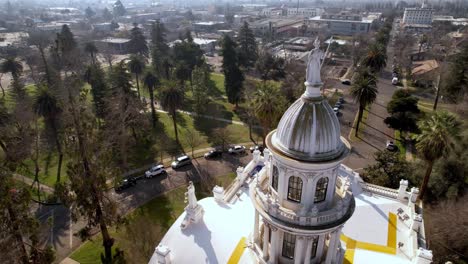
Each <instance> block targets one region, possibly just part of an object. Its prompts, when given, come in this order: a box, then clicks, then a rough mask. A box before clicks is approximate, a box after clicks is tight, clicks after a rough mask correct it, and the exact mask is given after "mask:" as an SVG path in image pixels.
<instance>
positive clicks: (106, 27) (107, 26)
mask: <svg viewBox="0 0 468 264" xmlns="http://www.w3.org/2000/svg"><path fill="white" fill-rule="evenodd" d="M92 28H93V30H94V31H101V32H108V31H112V30H113V26H112V23H108V22H107V23H98V24H93V25H92Z"/></svg>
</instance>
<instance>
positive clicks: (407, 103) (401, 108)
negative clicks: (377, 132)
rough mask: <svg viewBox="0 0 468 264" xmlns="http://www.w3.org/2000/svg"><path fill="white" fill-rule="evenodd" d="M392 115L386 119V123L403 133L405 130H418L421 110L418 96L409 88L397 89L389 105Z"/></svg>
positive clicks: (389, 111)
mask: <svg viewBox="0 0 468 264" xmlns="http://www.w3.org/2000/svg"><path fill="white" fill-rule="evenodd" d="M387 111H388V113H390V114H391V116H390V117H387V118H385V119H384V123H385V124H387V125H388V126H390V127H391V128H393V129H397V130H399V131H400V134H402V132H403V131H405V132H416V131H417V129H418V127H417V124H416V123H417V121H418V118H419V114H420V113H421V111H420V110H419V108H418V98H416V97H414V96H412V95H411V94H410V93H409V92H408V91H407V90H402V89H400V90H396V91H395V93H393V96H392V100H390V102H389V103H388V105H387Z"/></svg>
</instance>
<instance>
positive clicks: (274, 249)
mask: <svg viewBox="0 0 468 264" xmlns="http://www.w3.org/2000/svg"><path fill="white" fill-rule="evenodd" d="M270 228H271V243H270V261H269V262H270V263H276V259H277V258H278V242H279V231H278V228H276V227H274V226H270Z"/></svg>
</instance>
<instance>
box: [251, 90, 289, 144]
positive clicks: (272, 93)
mask: <svg viewBox="0 0 468 264" xmlns="http://www.w3.org/2000/svg"><path fill="white" fill-rule="evenodd" d="M252 104H253V106H254V112H255V115H256V117H257V118H258V120H259V121H260V123H261V124H262V127H263V145H264V146H266V145H265V139H266V135H267V133H268V132H269V131H271V129H273V128H274V127H276V125H277V124H278V122H279V120H280V118H281V116H282V114H283V112H284V109H285V106H286V100H285V98H284V97H283V95H282V94H281V90H280V89H279V87H278V86H275V85H274V84H272V83H267V82H263V83H261V84H259V85H258V86H257V90H256V91H255V92H254V97H253V102H252Z"/></svg>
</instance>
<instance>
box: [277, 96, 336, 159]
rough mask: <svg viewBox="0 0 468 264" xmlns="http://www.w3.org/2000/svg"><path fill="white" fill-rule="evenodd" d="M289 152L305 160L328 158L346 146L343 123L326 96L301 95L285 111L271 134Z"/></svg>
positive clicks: (294, 156) (292, 155)
mask: <svg viewBox="0 0 468 264" xmlns="http://www.w3.org/2000/svg"><path fill="white" fill-rule="evenodd" d="M272 141H273V142H272V143H273V145H274V146H275V147H276V148H278V149H279V150H281V151H282V152H283V153H284V154H286V155H287V156H289V157H291V158H294V159H298V160H305V161H327V160H333V159H335V158H337V157H338V156H340V155H341V154H342V153H343V151H344V150H345V146H344V144H343V142H342V141H341V139H340V124H339V121H338V118H337V117H336V115H335V113H334V112H333V109H332V108H331V106H330V105H329V104H328V102H327V100H324V99H323V98H322V97H315V98H310V97H306V96H302V97H301V98H299V99H298V100H297V101H296V102H294V103H293V104H292V105H291V106H290V107H289V109H288V110H286V112H285V113H284V115H283V117H282V118H281V121H280V122H279V125H278V128H277V130H276V132H275V133H274V135H273V138H272Z"/></svg>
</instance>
